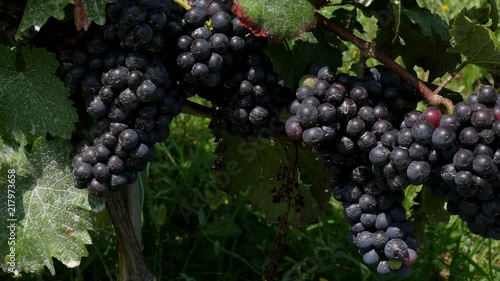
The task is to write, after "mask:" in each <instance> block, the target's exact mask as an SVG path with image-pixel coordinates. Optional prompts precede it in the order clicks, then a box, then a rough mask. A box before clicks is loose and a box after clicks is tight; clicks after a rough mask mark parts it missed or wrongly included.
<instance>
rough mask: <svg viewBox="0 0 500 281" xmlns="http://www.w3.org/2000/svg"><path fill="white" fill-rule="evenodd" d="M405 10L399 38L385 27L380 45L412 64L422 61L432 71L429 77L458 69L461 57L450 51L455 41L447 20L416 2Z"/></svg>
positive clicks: (406, 63) (392, 54)
mask: <svg viewBox="0 0 500 281" xmlns="http://www.w3.org/2000/svg"><path fill="white" fill-rule="evenodd" d="M401 12H402V13H401V20H400V25H399V33H398V37H399V40H396V41H395V42H394V40H393V38H394V37H393V36H394V35H393V31H392V30H391V29H388V28H383V27H382V28H381V29H380V30H379V33H378V36H377V39H376V46H377V49H378V50H381V51H383V52H384V53H386V54H388V55H390V56H391V57H393V58H396V57H397V56H401V58H402V59H403V62H404V64H405V65H406V66H408V67H413V66H414V65H418V66H420V67H422V68H423V69H424V70H426V71H429V81H433V80H434V79H435V78H437V77H441V76H443V75H444V74H445V73H447V72H451V71H453V70H455V67H456V65H457V64H458V63H460V61H461V60H460V55H457V54H450V53H448V52H447V50H448V48H450V47H451V45H450V42H449V40H450V35H449V32H448V25H447V24H446V22H445V21H444V20H443V19H442V18H441V17H439V16H438V15H436V14H432V13H431V12H430V11H429V10H428V9H427V8H422V7H419V6H418V5H417V4H416V3H414V4H409V5H405V6H403V7H402V10H401ZM381 20H385V21H386V20H387V19H386V18H385V17H383V18H381V19H379V21H381ZM429 46H432V47H429Z"/></svg>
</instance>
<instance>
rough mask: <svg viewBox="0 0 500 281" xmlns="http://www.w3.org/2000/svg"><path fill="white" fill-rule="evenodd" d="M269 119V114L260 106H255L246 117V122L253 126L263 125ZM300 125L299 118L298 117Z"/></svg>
mask: <svg viewBox="0 0 500 281" xmlns="http://www.w3.org/2000/svg"><path fill="white" fill-rule="evenodd" d="M268 117H269V112H268V111H267V109H265V108H264V107H262V106H256V107H255V108H254V109H252V111H250V114H249V115H248V120H249V121H250V122H251V123H252V124H254V125H257V126H258V125H263V124H264V122H266V120H267V118H268ZM299 123H300V117H299Z"/></svg>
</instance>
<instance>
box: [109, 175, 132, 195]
mask: <svg viewBox="0 0 500 281" xmlns="http://www.w3.org/2000/svg"><path fill="white" fill-rule="evenodd" d="M128 183H129V179H128V175H127V173H126V172H119V173H113V174H111V179H110V189H111V190H112V191H116V190H119V188H120V187H123V186H125V185H127V184H128Z"/></svg>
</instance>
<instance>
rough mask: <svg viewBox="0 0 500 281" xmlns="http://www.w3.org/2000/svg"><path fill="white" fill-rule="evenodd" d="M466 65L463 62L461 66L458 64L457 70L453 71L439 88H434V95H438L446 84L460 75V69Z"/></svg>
mask: <svg viewBox="0 0 500 281" xmlns="http://www.w3.org/2000/svg"><path fill="white" fill-rule="evenodd" d="M466 65H467V62H464V63H462V64H460V65H459V66H458V67H457V69H455V70H454V71H453V72H452V73H450V75H449V76H448V77H447V78H446V80H444V81H443V82H442V83H441V84H440V85H439V87H437V88H436V90H434V94H436V95H438V94H439V93H440V92H441V91H442V90H443V89H444V87H446V85H448V83H450V81H451V80H452V79H453V78H454V77H455V76H457V74H458V73H460V71H462V69H464V67H465V66H466Z"/></svg>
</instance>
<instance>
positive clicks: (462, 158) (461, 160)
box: [453, 149, 474, 171]
mask: <svg viewBox="0 0 500 281" xmlns="http://www.w3.org/2000/svg"><path fill="white" fill-rule="evenodd" d="M473 160H474V153H473V152H472V151H470V150H468V149H460V150H459V151H457V153H455V156H453V165H455V169H456V170H457V171H468V170H470V169H472V161H473Z"/></svg>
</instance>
